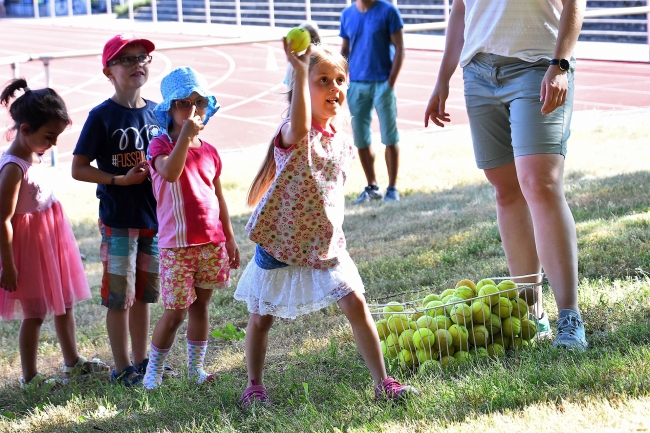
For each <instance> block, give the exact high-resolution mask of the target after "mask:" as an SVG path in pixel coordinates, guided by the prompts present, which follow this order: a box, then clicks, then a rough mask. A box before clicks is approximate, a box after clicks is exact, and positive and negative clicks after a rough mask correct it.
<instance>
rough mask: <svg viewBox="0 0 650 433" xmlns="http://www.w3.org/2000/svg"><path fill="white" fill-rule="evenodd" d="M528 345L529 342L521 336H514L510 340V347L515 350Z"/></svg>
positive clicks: (525, 347) (522, 348)
mask: <svg viewBox="0 0 650 433" xmlns="http://www.w3.org/2000/svg"><path fill="white" fill-rule="evenodd" d="M529 346H530V342H528V341H526V340H524V339H523V338H521V337H515V338H514V339H513V340H512V348H513V349H515V350H524V349H527V348H528V347H529Z"/></svg>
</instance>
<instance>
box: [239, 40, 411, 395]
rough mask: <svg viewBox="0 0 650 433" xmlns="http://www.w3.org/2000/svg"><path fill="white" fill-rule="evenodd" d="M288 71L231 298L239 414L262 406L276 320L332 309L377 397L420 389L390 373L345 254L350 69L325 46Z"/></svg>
mask: <svg viewBox="0 0 650 433" xmlns="http://www.w3.org/2000/svg"><path fill="white" fill-rule="evenodd" d="M285 52H286V55H287V60H288V61H289V63H291V65H292V66H293V69H294V72H293V79H292V86H291V90H290V91H289V93H288V100H289V118H288V119H286V120H285V121H284V122H283V123H282V124H281V125H280V127H279V128H278V132H277V133H276V135H275V137H274V138H273V140H272V142H271V143H270V146H269V150H268V153H267V155H266V159H265V160H264V162H263V164H262V167H261V168H260V171H259V173H258V174H257V176H256V177H255V180H254V181H253V184H252V185H251V188H250V191H249V193H248V204H249V205H251V206H254V205H256V204H257V206H256V208H255V211H254V212H253V214H252V216H251V218H250V221H249V222H248V224H247V225H246V230H247V231H248V233H249V238H250V239H251V240H252V241H253V242H255V243H256V244H257V246H256V252H255V257H254V258H253V260H251V262H250V263H249V264H248V266H247V267H246V270H245V271H244V273H243V275H242V277H241V279H240V280H239V284H238V287H237V291H236V292H235V299H238V300H241V301H246V303H247V304H248V310H249V311H250V313H251V317H250V319H249V321H248V328H247V331H246V366H247V368H248V388H246V390H245V391H244V393H243V394H242V396H241V399H240V401H241V403H242V405H243V406H245V407H246V406H249V405H251V404H252V403H254V402H255V401H260V402H264V403H268V401H269V400H268V396H267V394H266V388H265V387H264V382H263V369H264V359H265V356H266V350H267V347H268V333H269V329H270V328H271V325H272V324H273V321H274V319H275V317H276V316H277V317H285V318H295V317H296V316H298V315H303V314H309V313H311V312H314V311H317V310H320V309H321V308H323V307H326V306H327V305H330V304H332V303H334V302H337V303H338V305H339V307H340V308H341V310H343V313H344V314H345V315H346V317H347V318H348V320H349V321H350V324H351V325H352V330H353V332H354V337H355V340H356V343H357V347H358V348H359V351H360V352H361V355H362V356H363V358H364V360H365V361H366V364H367V365H368V369H369V370H370V374H371V375H372V378H373V381H374V384H375V397H376V398H389V399H399V398H401V397H403V396H405V395H406V394H408V393H409V392H414V393H416V392H417V391H416V390H415V389H414V388H412V387H410V386H403V385H401V384H400V383H399V382H397V381H396V380H394V379H393V378H391V377H388V376H387V374H386V368H385V366H384V360H383V356H382V353H381V348H380V343H379V336H378V335H377V329H376V327H375V325H374V323H373V320H372V318H371V316H370V311H369V310H368V307H367V305H366V301H365V298H364V296H363V292H364V288H363V282H362V281H361V277H360V276H359V272H358V271H357V268H356V266H355V264H354V262H353V261H352V259H351V258H350V255H349V254H348V253H347V251H346V249H345V237H344V235H343V229H342V226H343V208H344V202H345V198H344V194H343V185H344V183H345V179H346V176H347V170H348V167H349V164H350V161H351V160H352V159H353V158H354V150H355V149H354V147H353V144H352V141H351V140H350V139H349V138H348V137H347V136H345V135H343V134H341V133H337V131H336V128H335V123H336V122H335V120H336V119H337V117H338V116H339V115H340V114H341V113H342V111H343V104H344V102H345V96H346V91H347V87H348V84H347V82H346V78H347V75H348V65H347V61H346V60H345V58H343V56H341V54H339V53H338V52H337V51H335V50H333V49H331V48H329V47H326V46H322V45H321V46H318V45H315V46H311V47H310V48H308V49H307V51H306V52H305V54H303V55H302V56H298V55H297V53H295V52H294V51H293V50H292V49H291V46H288V45H287V44H286V43H285Z"/></svg>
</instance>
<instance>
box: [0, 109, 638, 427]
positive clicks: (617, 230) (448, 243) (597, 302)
mask: <svg viewBox="0 0 650 433" xmlns="http://www.w3.org/2000/svg"><path fill="white" fill-rule="evenodd" d="M648 114H650V113H649V112H648V111H635V112H625V113H598V112H594V113H586V114H585V113H580V114H578V115H576V119H575V121H574V125H573V131H572V133H573V136H572V138H571V141H570V143H569V154H568V159H567V167H566V176H565V182H566V191H567V199H568V201H569V205H570V207H571V210H572V212H573V214H574V216H575V219H576V223H577V228H578V242H579V272H580V288H579V303H580V307H581V309H582V313H583V317H584V318H585V322H586V329H587V337H588V340H589V342H590V349H589V350H588V351H587V352H585V353H571V352H566V351H558V350H554V349H553V348H551V347H550V345H549V344H548V343H545V342H540V343H538V344H537V345H536V346H535V347H533V348H532V349H530V350H528V351H525V352H521V353H519V354H518V355H517V356H511V357H506V358H502V359H500V360H496V361H490V362H487V363H479V364H476V363H475V364H471V365H466V366H459V367H452V368H449V369H446V370H444V371H436V372H434V373H432V374H429V375H419V376H418V375H409V374H406V373H404V372H402V371H399V370H392V371H391V374H393V375H395V376H396V377H397V378H398V379H399V380H403V381H405V382H409V383H411V384H413V385H415V386H417V387H418V388H419V389H420V390H421V395H420V396H418V397H417V398H414V399H411V400H409V401H407V402H405V403H404V404H398V405H396V404H389V403H378V404H377V403H374V402H373V400H372V386H371V385H372V382H371V379H370V376H369V374H368V371H367V369H366V367H365V365H364V363H363V362H362V360H361V358H360V356H359V354H358V352H357V350H356V347H355V345H354V342H353V338H352V333H351V330H350V328H349V325H348V324H347V321H346V319H345V317H344V316H342V314H341V313H340V311H339V310H338V308H337V307H335V306H331V307H328V308H325V309H323V310H321V311H319V312H317V313H314V314H311V315H308V316H303V317H299V318H298V319H296V320H278V321H277V322H276V324H275V325H274V327H273V329H272V330H271V333H270V347H269V353H268V357H267V365H266V370H265V374H266V379H265V381H266V384H267V386H268V388H269V392H270V396H271V398H272V400H273V406H272V407H271V408H268V409H266V408H256V409H255V410H253V411H251V412H246V413H243V412H241V411H240V410H239V409H238V407H237V403H236V402H237V398H238V397H239V395H240V393H241V391H242V390H243V388H245V386H246V371H245V364H244V344H243V341H242V340H230V341H227V340H225V339H214V338H211V340H210V347H209V350H208V356H207V363H208V367H209V368H211V369H214V370H218V371H219V372H221V374H222V378H221V380H220V381H219V382H218V386H214V387H211V386H204V387H198V388H197V387H193V386H191V385H190V384H189V383H188V382H187V381H185V380H169V381H166V382H165V385H164V386H163V387H162V388H161V389H159V390H156V391H153V392H146V391H144V390H142V389H134V390H131V389H124V388H121V387H113V386H110V385H109V384H108V382H107V380H106V377H96V378H93V379H92V380H90V381H85V382H79V383H75V384H73V385H70V386H67V387H64V388H63V389H61V390H57V391H54V392H48V393H43V392H39V391H30V392H25V391H22V390H20V389H19V388H18V386H17V378H18V377H19V376H20V361H19V356H18V351H17V331H18V327H19V323H18V322H2V323H0V384H2V388H0V431H7V432H9V431H11V432H14V431H29V432H37V431H39V432H61V431H80V432H81V431H89V432H97V431H111V432H113V431H124V432H132V431H142V432H144V431H164V432H178V431H182V432H258V431H260V432H302V431H317V432H321V431H323V432H324V431H341V432H344V431H354V432H369V431H386V432H388V431H395V432H397V431H399V432H404V431H413V432H425V431H426V432H438V431H452V432H456V431H457V432H461V431H462V432H467V431H480V432H493V431H494V432H500V431H506V430H508V431H536V432H547V431H548V432H555V431H560V430H566V431H589V432H595V431H616V432H619V431H647V430H648V429H650V423H649V421H648V420H647V418H648V417H647V412H648V409H650V345H649V342H650V276H649V274H648V273H649V272H650V242H649V240H650V239H649V238H650V195H648V193H647V191H649V190H650V171H648V169H647V161H650V146H648V143H649V142H650V126H649V125H648V123H647V116H648ZM263 154H264V149H263V148H254V149H249V150H247V151H246V152H223V154H222V157H223V159H224V167H225V170H224V177H223V179H222V184H223V185H224V189H225V193H226V195H227V200H228V203H229V207H230V210H231V213H232V214H233V224H234V226H235V230H236V235H237V237H238V242H239V245H240V248H241V251H242V255H243V261H244V262H246V261H248V260H249V259H250V258H251V257H252V254H253V246H252V244H251V243H250V242H249V241H248V240H247V239H246V237H245V232H244V230H243V227H244V225H245V223H246V221H247V218H248V215H249V214H250V209H248V208H246V207H245V205H244V194H245V192H246V189H247V187H248V182H249V180H250V179H252V177H253V175H254V172H255V170H256V165H257V162H258V161H260V160H261V158H262V156H263ZM377 159H378V162H381V160H382V157H381V155H379V157H378V158H377ZM251 162H253V163H251ZM382 166H383V164H381V163H380V164H378V168H379V167H382ZM53 172H55V173H56V174H57V176H53V179H55V181H56V183H57V184H56V185H55V186H56V188H57V189H56V190H57V191H58V195H59V196H60V199H61V200H62V202H63V204H64V206H65V209H66V210H67V212H68V214H69V216H70V218H71V220H72V221H73V223H74V230H75V234H76V236H77V239H78V241H79V244H80V248H81V250H82V252H83V253H84V254H86V255H87V256H88V259H87V261H86V262H85V266H86V273H87V276H88V279H89V281H90V283H91V286H92V290H93V300H92V301H88V302H84V303H82V304H80V305H78V306H77V307H76V309H75V310H76V317H77V325H78V333H77V335H78V343H79V347H80V351H81V353H82V354H84V355H85V356H88V357H91V356H99V357H101V358H102V359H104V360H106V361H108V362H110V361H111V353H110V348H109V346H108V344H107V337H106V331H105V326H104V317H105V310H104V309H103V307H101V306H99V305H98V299H99V284H100V278H101V265H100V263H99V257H98V246H99V237H98V230H97V228H96V212H97V210H96V207H97V203H96V200H95V199H94V192H93V190H94V188H93V186H92V185H88V184H81V183H79V182H74V181H71V180H69V175H68V172H67V169H65V168H60V169H54V170H53ZM379 172H380V173H382V174H383V173H384V170H383V167H382V168H381V169H380V170H379ZM401 173H402V178H401V180H400V185H399V186H400V189H401V191H402V192H403V193H404V198H403V200H402V202H401V203H400V204H399V205H396V206H394V205H392V206H385V205H375V204H369V205H363V206H358V207H355V206H351V205H350V206H348V208H347V210H346V221H345V227H344V228H345V232H346V237H347V241H348V249H349V251H350V254H351V255H352V257H353V258H354V259H355V261H356V263H357V265H358V267H359V270H360V273H361V275H362V277H363V279H364V283H365V284H366V290H367V292H366V295H367V298H368V299H369V300H377V299H380V298H384V297H390V299H402V300H408V299H413V298H415V297H416V296H418V295H419V294H421V293H422V292H421V291H422V290H426V291H429V290H435V291H441V290H442V289H445V288H448V287H450V286H453V285H454V284H455V282H456V281H458V280H460V279H462V278H470V279H473V280H475V281H476V280H478V279H480V278H484V277H489V276H503V275H507V267H506V263H505V258H504V254H503V251H502V249H501V244H500V236H499V232H498V229H497V226H496V216H495V208H494V193H493V191H492V188H491V187H490V186H489V185H488V184H487V183H486V181H485V179H484V177H483V175H482V173H481V172H480V171H479V170H477V169H476V168H475V165H474V162H473V157H472V151H471V144H470V141H469V133H468V130H467V128H456V129H452V130H446V131H435V132H434V131H419V132H408V133H403V142H402V169H401ZM381 182H382V184H384V185H385V183H386V179H385V178H382V179H381ZM363 183H364V182H363V175H362V173H361V169H360V166H359V164H358V162H355V164H354V165H353V169H352V174H351V176H350V179H349V182H348V185H347V187H346V188H347V189H346V193H347V197H348V199H352V198H353V197H355V195H356V194H357V193H358V192H359V191H360V190H361V189H362V187H363ZM348 203H350V201H348ZM240 273H241V270H239V271H236V272H234V273H233V282H234V283H235V284H236V281H237V278H238V277H239V275H240ZM232 292H233V289H229V290H223V291H216V292H215V294H214V297H213V301H212V305H211V324H212V329H222V328H224V327H225V326H226V325H227V324H229V323H232V324H234V325H235V326H236V327H238V328H243V327H245V325H246V322H247V318H248V314H247V312H246V308H245V306H244V304H242V303H238V302H235V301H234V300H233V298H232ZM396 294H401V295H399V296H394V295H396ZM544 304H545V307H546V308H547V311H548V313H549V316H550V318H551V322H552V324H554V322H555V320H556V319H557V309H556V307H555V302H554V299H553V295H552V293H551V291H550V290H544ZM161 313H162V309H161V306H160V305H155V306H154V307H153V308H152V328H153V324H155V320H156V319H157V318H158V317H159V316H160V314H161ZM184 329H185V328H182V329H181V330H180V331H179V333H178V336H177V340H176V343H175V345H174V348H173V350H172V354H171V355H170V362H171V364H172V365H174V366H175V367H176V368H177V369H178V370H182V366H183V365H184V357H185V353H184V350H185V347H184ZM39 355H40V357H39V368H40V369H41V370H42V371H45V372H46V373H48V374H52V375H59V374H60V362H61V357H60V353H59V349H58V343H57V340H56V335H55V333H54V329H53V326H52V323H51V320H50V321H48V322H46V324H45V325H44V328H43V333H42V336H41V343H40V349H39Z"/></svg>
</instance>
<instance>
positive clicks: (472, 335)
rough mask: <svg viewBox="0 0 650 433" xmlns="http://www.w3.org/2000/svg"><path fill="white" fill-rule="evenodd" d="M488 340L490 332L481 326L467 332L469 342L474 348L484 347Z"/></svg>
mask: <svg viewBox="0 0 650 433" xmlns="http://www.w3.org/2000/svg"><path fill="white" fill-rule="evenodd" d="M489 338H490V332H489V331H488V330H487V328H486V327H485V326H483V325H478V326H473V327H472V329H471V330H470V331H469V342H470V343H471V344H472V345H474V346H485V345H486V344H487V341H488V339H489Z"/></svg>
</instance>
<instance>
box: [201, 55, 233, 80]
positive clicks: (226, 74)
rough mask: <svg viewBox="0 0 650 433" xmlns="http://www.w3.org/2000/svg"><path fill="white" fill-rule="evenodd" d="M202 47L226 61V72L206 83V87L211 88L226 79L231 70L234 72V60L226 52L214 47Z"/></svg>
mask: <svg viewBox="0 0 650 433" xmlns="http://www.w3.org/2000/svg"><path fill="white" fill-rule="evenodd" d="M203 49H204V50H206V51H212V52H213V53H215V54H218V55H220V56H221V57H223V58H224V59H226V61H227V62H228V70H227V71H226V73H225V74H223V75H222V76H221V77H220V78H219V79H217V80H216V81H214V82H213V83H211V84H210V85H208V89H211V88H213V87H215V86H218V85H219V84H221V83H223V82H224V81H226V80H227V79H228V78H229V77H230V76H231V75H232V74H233V72H235V66H236V65H235V60H234V59H233V58H232V57H230V56H229V55H228V54H226V53H224V52H223V51H220V50H216V49H214V48H203Z"/></svg>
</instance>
